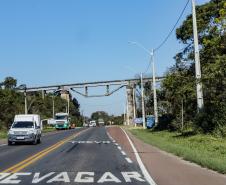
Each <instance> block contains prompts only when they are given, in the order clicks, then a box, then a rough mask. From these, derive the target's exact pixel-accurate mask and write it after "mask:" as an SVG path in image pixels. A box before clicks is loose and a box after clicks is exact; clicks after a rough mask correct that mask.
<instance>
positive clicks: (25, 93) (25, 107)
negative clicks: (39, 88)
mask: <svg viewBox="0 0 226 185" xmlns="http://www.w3.org/2000/svg"><path fill="white" fill-rule="evenodd" d="M27 113H28V111H27V92H26V90H25V91H24V114H27Z"/></svg>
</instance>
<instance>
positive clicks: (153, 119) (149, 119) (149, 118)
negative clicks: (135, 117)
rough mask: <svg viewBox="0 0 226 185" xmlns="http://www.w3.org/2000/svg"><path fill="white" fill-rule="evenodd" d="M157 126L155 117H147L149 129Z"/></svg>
mask: <svg viewBox="0 0 226 185" xmlns="http://www.w3.org/2000/svg"><path fill="white" fill-rule="evenodd" d="M154 125H155V117H154V116H153V115H150V116H147V128H152V127H153V126H154Z"/></svg>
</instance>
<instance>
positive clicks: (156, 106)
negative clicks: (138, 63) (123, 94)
mask: <svg viewBox="0 0 226 185" xmlns="http://www.w3.org/2000/svg"><path fill="white" fill-rule="evenodd" d="M151 62H152V78H153V79H152V81H153V99H154V115H155V125H158V122H159V119H158V103H157V93H156V81H155V62H154V50H153V49H152V51H151Z"/></svg>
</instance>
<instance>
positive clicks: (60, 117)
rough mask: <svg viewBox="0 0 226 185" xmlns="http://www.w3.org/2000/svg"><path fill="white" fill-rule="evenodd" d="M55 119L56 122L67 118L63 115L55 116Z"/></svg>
mask: <svg viewBox="0 0 226 185" xmlns="http://www.w3.org/2000/svg"><path fill="white" fill-rule="evenodd" d="M55 119H56V120H62V119H64V120H65V119H67V116H64V115H57V116H55Z"/></svg>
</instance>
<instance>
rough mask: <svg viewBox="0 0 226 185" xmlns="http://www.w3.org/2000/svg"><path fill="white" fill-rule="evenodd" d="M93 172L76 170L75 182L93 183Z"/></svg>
mask: <svg viewBox="0 0 226 185" xmlns="http://www.w3.org/2000/svg"><path fill="white" fill-rule="evenodd" d="M93 176H94V172H78V173H77V175H76V177H75V182H80V183H94V177H93Z"/></svg>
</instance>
